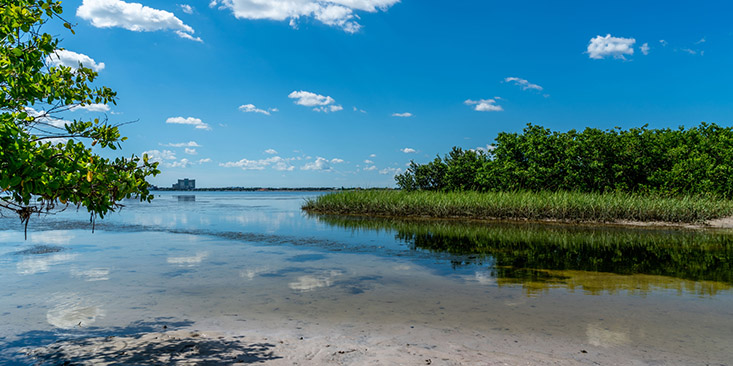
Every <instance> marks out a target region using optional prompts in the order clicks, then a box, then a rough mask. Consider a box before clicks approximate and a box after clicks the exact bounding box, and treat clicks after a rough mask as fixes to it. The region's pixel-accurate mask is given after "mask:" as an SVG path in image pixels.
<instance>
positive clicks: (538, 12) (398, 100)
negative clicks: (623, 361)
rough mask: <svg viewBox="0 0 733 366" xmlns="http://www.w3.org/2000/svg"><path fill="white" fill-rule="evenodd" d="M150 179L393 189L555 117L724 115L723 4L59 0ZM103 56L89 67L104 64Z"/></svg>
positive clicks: (75, 44) (730, 51)
mask: <svg viewBox="0 0 733 366" xmlns="http://www.w3.org/2000/svg"><path fill="white" fill-rule="evenodd" d="M63 6H64V10H65V11H64V15H65V17H66V18H67V20H68V21H70V22H71V23H75V24H77V26H76V28H75V30H76V35H71V34H70V33H69V32H68V31H66V30H64V29H63V28H62V27H61V26H60V24H53V23H50V24H49V25H47V28H46V31H48V32H51V33H52V34H55V35H58V36H59V37H61V38H62V39H63V41H62V43H61V46H63V47H64V49H65V50H66V51H69V52H65V53H59V56H58V59H55V60H51V62H52V63H65V64H69V65H74V64H76V63H77V62H78V61H79V60H81V61H82V62H83V63H84V65H85V66H94V67H96V68H97V69H98V71H99V75H100V76H99V79H98V82H99V84H100V85H106V86H109V87H111V88H112V89H114V90H115V91H117V92H118V96H119V99H118V104H117V105H116V106H114V105H113V106H108V107H104V106H96V108H89V109H91V110H89V111H83V110H77V111H76V112H74V113H73V114H72V115H70V116H69V117H68V118H73V117H85V118H90V117H97V116H99V115H102V116H103V115H106V116H107V117H108V118H109V120H110V121H111V122H113V123H118V122H127V121H133V120H135V121H138V122H137V123H134V124H130V125H126V126H124V127H123V129H122V132H123V135H125V136H128V137H129V140H128V141H127V142H125V143H124V144H123V150H122V153H123V154H125V155H130V154H136V155H140V154H142V153H144V152H147V153H148V154H149V155H150V156H151V157H153V158H155V159H157V160H158V161H160V162H161V164H160V168H161V170H162V173H161V174H160V175H159V176H157V177H155V178H153V179H152V182H153V183H154V184H157V185H160V186H169V185H170V184H172V183H174V182H175V180H176V179H178V178H193V179H196V180H197V185H198V186H199V187H226V186H244V187H254V186H263V187H302V186H329V187H330V186H336V187H339V186H347V187H350V186H362V187H385V186H394V179H393V176H394V174H395V173H396V172H400V171H402V170H403V169H404V168H405V165H406V163H408V162H409V161H410V160H411V159H414V160H415V161H417V162H427V161H429V160H431V159H432V158H433V157H434V156H435V155H436V154H441V155H442V154H444V153H447V152H448V151H449V150H450V148H451V147H452V146H461V147H463V148H486V147H487V145H490V144H491V143H492V141H493V138H494V137H495V136H496V134H497V133H498V132H501V131H521V130H522V128H523V127H524V126H525V125H526V124H527V123H535V124H540V125H543V126H546V127H549V128H552V129H554V130H563V131H564V130H568V129H573V128H574V129H583V128H585V127H597V128H603V129H605V128H612V127H614V126H620V127H623V128H629V127H636V126H641V125H644V124H649V126H650V127H652V128H665V127H672V128H676V127H677V126H680V125H684V126H688V127H689V126H695V125H697V124H699V123H700V122H701V121H707V122H715V123H718V124H720V125H725V126H729V125H731V122H733V118H732V117H733V103H732V102H731V101H733V92H732V89H731V85H733V73H732V72H731V70H730V65H733V25H731V24H732V23H731V22H730V16H731V14H733V4H730V3H729V2H726V1H707V2H702V3H701V2H692V1H690V2H682V1H664V2H662V1H647V2H638V1H614V2H604V3H598V2H592V1H564V2H547V1H503V2H499V1H437V0H419V1H417V0H402V1H398V0H332V1H328V0H323V1H315V0H290V1H285V0H269V1H268V0H216V1H210V0H206V1H182V2H180V3H176V2H171V1H158V0H144V1H143V2H142V3H135V2H132V1H128V2H124V1H120V0H84V1H81V0H80V1H64V2H63ZM102 64H103V67H102Z"/></svg>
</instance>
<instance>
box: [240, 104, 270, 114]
mask: <svg viewBox="0 0 733 366" xmlns="http://www.w3.org/2000/svg"><path fill="white" fill-rule="evenodd" d="M239 110H240V111H242V112H247V113H262V114H265V115H268V116H269V115H270V112H277V109H274V108H271V109H270V110H269V111H268V110H265V109H259V108H257V107H255V105H254V104H243V105H240V106H239Z"/></svg>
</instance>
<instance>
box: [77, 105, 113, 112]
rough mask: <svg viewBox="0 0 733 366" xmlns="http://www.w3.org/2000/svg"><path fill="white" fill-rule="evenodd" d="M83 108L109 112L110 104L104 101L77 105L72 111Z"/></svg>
mask: <svg viewBox="0 0 733 366" xmlns="http://www.w3.org/2000/svg"><path fill="white" fill-rule="evenodd" d="M79 109H83V110H85V111H87V112H109V110H110V109H109V106H108V105H106V104H102V103H94V104H87V105H83V106H82V105H80V106H75V107H73V108H71V110H72V111H75V110H79Z"/></svg>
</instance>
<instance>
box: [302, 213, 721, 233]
mask: <svg viewBox="0 0 733 366" xmlns="http://www.w3.org/2000/svg"><path fill="white" fill-rule="evenodd" d="M303 211H305V212H306V213H307V214H309V215H314V216H318V215H325V216H331V215H333V216H348V217H354V218H359V217H361V218H380V219H393V220H411V221H412V220H414V221H424V222H430V221H456V222H469V223H485V224H491V223H509V224H541V225H569V226H584V227H590V226H594V227H597V226H606V227H628V228H634V227H645V228H659V229H664V228H674V229H691V230H706V229H708V230H709V229H714V230H715V229H717V230H728V229H733V216H729V217H723V218H718V219H713V220H708V221H705V222H702V223H688V222H671V221H634V220H618V221H610V222H609V221H591V220H585V221H576V220H560V219H544V220H541V219H524V218H493V217H487V218H473V217H460V216H448V217H433V216H398V215H384V214H382V215H378V214H361V213H342V212H330V211H325V210H312V209H303Z"/></svg>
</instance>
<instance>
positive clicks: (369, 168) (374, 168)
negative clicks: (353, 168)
mask: <svg viewBox="0 0 733 366" xmlns="http://www.w3.org/2000/svg"><path fill="white" fill-rule="evenodd" d="M364 170H366V171H369V172H370V171H373V170H377V167H376V166H374V165H370V166H368V167H366V168H364Z"/></svg>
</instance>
